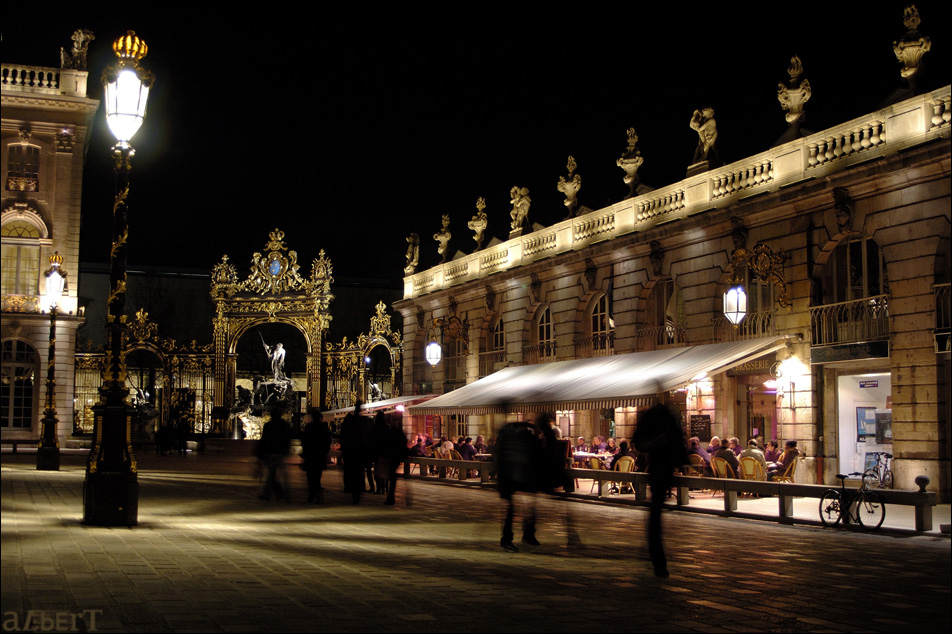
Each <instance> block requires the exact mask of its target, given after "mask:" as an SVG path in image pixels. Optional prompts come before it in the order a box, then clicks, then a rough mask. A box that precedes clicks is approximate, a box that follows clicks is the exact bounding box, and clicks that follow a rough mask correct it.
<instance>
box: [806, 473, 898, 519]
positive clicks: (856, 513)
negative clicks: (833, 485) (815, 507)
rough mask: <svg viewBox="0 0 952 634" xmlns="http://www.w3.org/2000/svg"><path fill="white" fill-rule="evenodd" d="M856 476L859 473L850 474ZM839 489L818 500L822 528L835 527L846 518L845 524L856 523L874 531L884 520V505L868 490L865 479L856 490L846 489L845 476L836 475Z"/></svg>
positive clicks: (829, 490)
mask: <svg viewBox="0 0 952 634" xmlns="http://www.w3.org/2000/svg"><path fill="white" fill-rule="evenodd" d="M850 475H851V476H858V475H860V474H859V473H851V474H850ZM836 477H837V478H839V480H840V488H839V489H828V490H827V491H826V492H825V493H824V494H823V497H821V498H820V521H821V522H823V525H824V526H836V525H837V524H839V522H840V520H842V519H843V517H844V515H845V516H846V519H845V523H850V522H856V523H858V524H859V525H860V526H862V527H863V528H864V529H866V530H876V529H877V528H879V527H880V526H882V525H883V520H884V519H886V505H885V504H883V501H882V499H880V497H879V496H878V495H876V494H875V493H873V492H872V491H870V490H869V487H868V485H867V483H866V479H865V477H864V478H863V479H862V480H861V481H860V486H859V488H858V489H847V488H846V478H847V476H845V475H843V474H842V473H838V474H836Z"/></svg>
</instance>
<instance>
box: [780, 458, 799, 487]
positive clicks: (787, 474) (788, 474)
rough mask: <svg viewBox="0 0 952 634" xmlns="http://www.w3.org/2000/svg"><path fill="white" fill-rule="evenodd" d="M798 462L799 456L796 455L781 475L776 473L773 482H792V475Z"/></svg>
mask: <svg viewBox="0 0 952 634" xmlns="http://www.w3.org/2000/svg"><path fill="white" fill-rule="evenodd" d="M798 462H800V456H797V457H796V458H794V459H793V462H791V463H790V466H789V467H787V470H786V471H784V472H783V474H781V475H776V476H774V477H773V481H774V482H790V483H791V484H792V483H793V475H794V474H795V473H796V472H797V463H798Z"/></svg>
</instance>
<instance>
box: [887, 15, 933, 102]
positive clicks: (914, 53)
mask: <svg viewBox="0 0 952 634" xmlns="http://www.w3.org/2000/svg"><path fill="white" fill-rule="evenodd" d="M902 21H903V23H904V24H905V25H906V29H908V30H907V31H906V34H905V35H903V36H902V37H901V38H900V39H899V41H898V42H893V52H894V53H895V54H896V59H898V60H899V63H900V64H902V70H900V71H899V74H900V75H902V77H903V79H905V80H907V81H908V82H909V87H910V88H912V89H913V91H915V80H916V79H917V76H918V75H919V71H920V69H921V68H922V66H921V63H922V56H923V55H925V54H926V53H928V52H929V50H930V49H931V48H932V40H930V39H929V38H928V37H925V36H923V35H921V34H920V33H919V31H918V27H919V11H918V9H916V6H915V5H910V6H908V7H906V9H905V11H903V16H902Z"/></svg>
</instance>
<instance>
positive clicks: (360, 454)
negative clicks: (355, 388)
mask: <svg viewBox="0 0 952 634" xmlns="http://www.w3.org/2000/svg"><path fill="white" fill-rule="evenodd" d="M360 406H361V402H360V401H357V403H356V405H355V406H354V411H353V412H351V413H350V414H348V415H347V416H346V417H344V421H343V422H342V423H341V425H340V456H341V460H342V461H343V462H344V492H345V493H350V495H351V497H352V499H353V502H354V504H359V503H360V496H361V494H362V493H363V492H364V470H365V468H366V466H367V463H368V462H369V451H368V448H367V442H368V432H369V424H372V423H371V422H370V421H369V420H368V419H367V418H365V417H363V416H361V415H360V413H359V412H360Z"/></svg>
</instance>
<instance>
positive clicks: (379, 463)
mask: <svg viewBox="0 0 952 634" xmlns="http://www.w3.org/2000/svg"><path fill="white" fill-rule="evenodd" d="M392 460H393V438H392V434H391V430H390V424H389V423H388V422H387V416H386V414H384V413H383V412H377V414H376V415H375V416H374V424H373V427H372V428H371V430H370V461H371V462H372V463H373V469H374V489H373V490H372V492H374V493H378V494H380V495H384V494H386V493H387V487H388V483H387V480H388V479H389V477H390V463H391V462H392Z"/></svg>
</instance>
